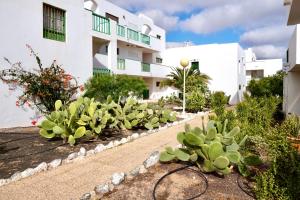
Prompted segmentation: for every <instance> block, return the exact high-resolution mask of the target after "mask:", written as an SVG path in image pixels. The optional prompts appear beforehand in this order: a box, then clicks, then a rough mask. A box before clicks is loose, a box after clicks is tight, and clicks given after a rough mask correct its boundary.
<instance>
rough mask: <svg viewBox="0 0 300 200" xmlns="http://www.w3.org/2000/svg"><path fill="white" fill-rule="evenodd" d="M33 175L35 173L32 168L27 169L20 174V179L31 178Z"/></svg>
mask: <svg viewBox="0 0 300 200" xmlns="http://www.w3.org/2000/svg"><path fill="white" fill-rule="evenodd" d="M35 173H36V171H35V170H34V169H33V168H28V169H26V170H24V171H23V172H21V176H22V178H27V177H29V176H32V175H33V174H35Z"/></svg>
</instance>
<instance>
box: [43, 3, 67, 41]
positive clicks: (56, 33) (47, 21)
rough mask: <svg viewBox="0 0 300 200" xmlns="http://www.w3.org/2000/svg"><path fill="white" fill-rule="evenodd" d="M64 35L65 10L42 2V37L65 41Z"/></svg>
mask: <svg viewBox="0 0 300 200" xmlns="http://www.w3.org/2000/svg"><path fill="white" fill-rule="evenodd" d="M60 26H61V27H60ZM59 29H61V30H59ZM66 36H67V34H66V10H64V9H61V8H58V7H56V6H53V5H50V4H47V3H43V38H45V39H50V40H55V41H59V42H65V41H66Z"/></svg>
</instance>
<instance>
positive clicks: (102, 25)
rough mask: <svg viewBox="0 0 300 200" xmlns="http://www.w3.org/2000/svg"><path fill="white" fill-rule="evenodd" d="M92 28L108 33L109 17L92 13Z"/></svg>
mask: <svg viewBox="0 0 300 200" xmlns="http://www.w3.org/2000/svg"><path fill="white" fill-rule="evenodd" d="M93 30H94V31H97V32H100V33H105V34H108V35H110V21H109V19H107V18H105V17H102V16H100V15H97V14H95V13H93Z"/></svg>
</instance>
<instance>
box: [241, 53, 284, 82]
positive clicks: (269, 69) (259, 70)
mask: <svg viewBox="0 0 300 200" xmlns="http://www.w3.org/2000/svg"><path fill="white" fill-rule="evenodd" d="M245 59H246V80H247V85H248V84H249V82H250V81H251V80H259V79H261V78H263V77H268V76H272V75H274V74H276V73H277V72H278V71H280V70H282V59H264V60H259V59H256V55H255V53H254V52H253V50H252V49H251V48H249V49H246V50H245Z"/></svg>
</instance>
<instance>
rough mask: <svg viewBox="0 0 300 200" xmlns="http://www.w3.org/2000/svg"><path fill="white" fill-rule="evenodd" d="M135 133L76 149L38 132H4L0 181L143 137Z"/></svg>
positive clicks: (110, 134) (106, 135)
mask: <svg viewBox="0 0 300 200" xmlns="http://www.w3.org/2000/svg"><path fill="white" fill-rule="evenodd" d="M143 131H145V130H134V131H126V132H121V131H110V130H106V131H104V132H103V133H102V134H101V136H100V137H99V138H98V139H97V140H91V141H83V140H82V141H80V142H79V143H78V144H77V145H75V146H70V145H69V144H68V143H66V144H63V141H62V140H61V139H52V140H47V139H45V138H42V137H41V136H40V135H39V129H38V128H36V127H35V128H17V129H13V130H9V129H7V130H1V132H0V179H3V178H9V177H10V176H11V175H12V174H14V173H15V172H18V171H23V170H25V169H27V168H31V167H36V166H37V165H38V164H40V163H41V162H47V163H49V162H51V161H52V160H55V159H57V158H65V157H67V156H68V155H69V154H70V153H72V152H78V151H79V149H80V148H81V147H84V148H85V149H86V150H87V151H88V150H90V149H94V148H95V147H96V146H97V145H98V144H104V145H106V144H108V143H109V142H111V141H114V140H117V139H121V138H123V137H124V136H125V137H126V136H129V135H132V134H133V133H140V132H143Z"/></svg>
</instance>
